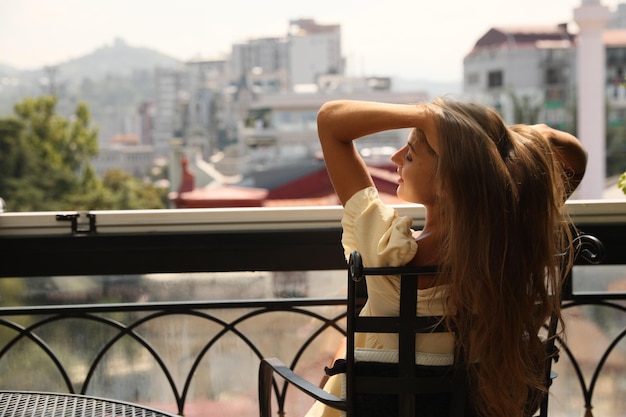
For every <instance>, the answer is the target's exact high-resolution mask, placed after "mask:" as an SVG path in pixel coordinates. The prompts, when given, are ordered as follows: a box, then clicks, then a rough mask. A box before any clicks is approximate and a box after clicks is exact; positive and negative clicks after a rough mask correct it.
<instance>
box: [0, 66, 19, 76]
mask: <svg viewBox="0 0 626 417" xmlns="http://www.w3.org/2000/svg"><path fill="white" fill-rule="evenodd" d="M19 72H20V70H18V69H17V68H13V67H12V66H10V65H5V64H2V63H0V77H13V76H15V75H17V74H19Z"/></svg>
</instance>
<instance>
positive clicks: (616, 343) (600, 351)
mask: <svg viewBox="0 0 626 417" xmlns="http://www.w3.org/2000/svg"><path fill="white" fill-rule="evenodd" d="M398 208H399V210H400V211H401V213H402V214H406V215H411V216H413V218H414V220H415V227H420V226H421V224H422V222H423V211H421V210H420V209H415V208H409V207H408V206H399V207H398ZM568 210H569V211H570V213H571V215H572V218H573V220H574V222H575V223H576V225H577V227H578V228H579V229H580V230H581V231H583V232H584V233H587V234H591V235H593V236H596V237H597V238H599V239H600V240H601V241H602V243H603V244H604V247H605V251H606V253H605V255H604V258H603V262H602V264H600V265H590V266H587V265H583V264H584V263H585V262H584V261H582V260H581V265H578V266H577V267H576V268H575V270H574V271H573V275H572V279H571V282H570V285H569V286H568V288H567V291H566V294H565V295H566V297H565V301H564V307H565V311H566V320H567V321H566V325H567V338H566V339H564V340H562V341H561V343H560V344H559V345H560V347H561V355H560V357H561V358H560V361H559V362H558V364H557V366H556V370H557V372H558V373H559V377H558V378H557V379H556V382H555V383H554V385H553V387H552V389H551V393H552V396H553V398H552V399H551V402H550V408H551V415H553V416H559V415H563V416H570V415H571V416H581V415H583V413H584V410H585V408H586V407H587V408H590V409H591V407H593V409H592V411H593V413H594V414H595V415H596V416H600V415H601V416H609V417H610V416H618V415H622V412H623V410H624V409H626V402H625V401H626V400H625V399H624V398H626V396H625V395H624V394H625V393H626V376H625V375H626V372H625V371H626V342H624V339H625V338H626V327H625V325H624V323H625V317H626V316H625V315H624V313H626V268H625V267H624V264H626V243H625V240H626V239H625V237H626V203H624V202H606V201H601V202H584V201H574V202H570V203H568ZM340 216H341V209H340V208H338V207H323V208H317V207H316V208H284V209H224V210H222V209H216V210H212V209H211V210H175V211H169V210H164V211H132V212H98V211H96V212H90V213H22V214H18V213H3V214H0V306H1V307H0V375H1V377H0V381H1V382H0V389H30V390H38V391H60V392H71V393H83V394H90V395H96V396H102V397H110V398H116V399H119V400H125V401H132V402H138V403H142V404H146V405H150V406H153V407H158V408H162V409H165V410H168V411H173V412H177V413H179V414H181V415H185V416H190V417H192V416H220V417H221V416H230V415H232V416H253V415H257V411H256V410H257V398H256V387H257V386H256V380H257V376H256V373H257V367H258V362H259V358H261V357H264V356H277V357H279V358H281V359H282V360H283V361H284V362H286V363H289V364H291V365H292V366H293V367H294V368H295V369H296V370H297V371H298V372H299V373H301V374H303V375H305V376H306V377H308V378H310V379H311V380H316V379H321V376H322V369H323V366H324V365H327V364H328V362H329V360H330V357H331V356H332V354H333V353H334V348H335V346H336V344H337V343H338V341H339V340H340V339H341V337H342V336H343V333H344V326H343V325H344V317H345V311H344V310H345V309H344V304H345V293H344V291H343V290H344V288H345V280H346V278H345V276H346V273H345V272H344V267H345V261H344V259H343V254H342V251H341V248H340V238H341V231H340V224H339V219H340ZM476 244H479V243H478V242H477V243H476ZM276 390H277V392H279V393H280V395H283V394H284V392H285V391H284V390H285V388H284V387H283V386H282V385H276ZM285 397H286V403H285V410H286V412H288V413H289V414H293V415H302V414H304V412H305V411H306V409H308V407H309V406H310V405H311V402H310V401H309V400H307V399H305V398H303V397H302V396H301V395H300V394H299V392H298V391H297V390H293V389H289V390H288V391H287V395H286V396H285Z"/></svg>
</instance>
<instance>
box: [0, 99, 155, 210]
mask: <svg viewBox="0 0 626 417" xmlns="http://www.w3.org/2000/svg"><path fill="white" fill-rule="evenodd" d="M56 104H57V101H56V98H55V97H49V96H44V97H39V98H28V99H25V100H24V101H22V102H20V103H17V104H15V106H14V113H15V114H14V115H12V116H9V117H7V118H5V119H0V196H1V197H2V198H3V199H4V200H5V202H6V205H7V208H8V209H9V210H10V211H48V210H50V211H54V210H96V209H97V210H117V209H152V208H155V209H156V208H165V207H166V206H167V194H166V191H165V190H162V189H159V188H156V187H154V186H153V185H152V184H145V183H143V182H141V181H139V180H138V179H136V178H134V177H132V176H130V175H129V174H126V173H123V172H117V171H114V172H113V173H111V174H109V176H110V177H111V178H106V177H105V180H104V181H102V180H100V179H99V178H98V177H97V175H96V173H95V170H94V169H93V166H92V165H91V160H92V158H93V157H94V156H96V155H97V153H98V141H97V135H98V131H97V129H96V128H93V127H91V116H90V113H89V109H88V107H87V105H85V104H84V103H80V104H78V106H77V107H76V110H75V112H74V114H73V115H72V117H70V119H69V120H68V119H66V118H64V117H62V116H60V115H59V114H58V113H57V112H56Z"/></svg>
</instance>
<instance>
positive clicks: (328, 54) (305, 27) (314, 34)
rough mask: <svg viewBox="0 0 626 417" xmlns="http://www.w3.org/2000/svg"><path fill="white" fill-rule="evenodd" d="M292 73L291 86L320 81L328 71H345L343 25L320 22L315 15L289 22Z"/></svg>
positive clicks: (295, 87)
mask: <svg viewBox="0 0 626 417" xmlns="http://www.w3.org/2000/svg"><path fill="white" fill-rule="evenodd" d="M288 40H289V42H288V44H289V75H290V81H291V88H292V89H297V86H298V85H302V84H317V78H318V77H319V76H321V75H325V74H343V73H344V59H343V57H342V55H341V26H340V25H319V24H317V23H315V21H313V20H311V19H299V20H292V21H291V22H290V23H289V32H288Z"/></svg>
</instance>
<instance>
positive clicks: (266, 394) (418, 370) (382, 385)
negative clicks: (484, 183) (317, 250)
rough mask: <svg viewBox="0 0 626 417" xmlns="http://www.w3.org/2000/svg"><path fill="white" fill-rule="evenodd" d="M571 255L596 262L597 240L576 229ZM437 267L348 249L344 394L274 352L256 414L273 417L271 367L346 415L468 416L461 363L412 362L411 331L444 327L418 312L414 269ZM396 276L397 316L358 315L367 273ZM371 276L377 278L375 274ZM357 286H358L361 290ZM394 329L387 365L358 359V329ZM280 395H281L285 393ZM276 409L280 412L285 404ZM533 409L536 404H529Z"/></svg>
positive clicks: (551, 327) (262, 369)
mask: <svg viewBox="0 0 626 417" xmlns="http://www.w3.org/2000/svg"><path fill="white" fill-rule="evenodd" d="M575 249H576V251H575V254H574V256H575V257H578V256H580V257H582V258H583V259H584V260H586V261H587V262H588V263H593V264H596V263H599V262H601V260H602V258H603V256H604V255H603V254H604V250H603V246H602V243H601V242H600V241H599V240H598V239H597V238H595V237H593V236H590V235H580V236H578V237H577V238H576V240H575ZM433 273H437V268H436V267H400V268H364V267H363V264H362V261H361V256H360V254H359V253H358V252H356V251H355V252H353V253H352V254H351V257H350V261H349V266H348V314H347V329H346V334H347V346H346V348H347V352H346V359H345V361H341V362H339V361H338V362H339V363H336V364H335V366H333V368H332V369H331V372H345V378H344V380H345V398H338V397H336V396H334V395H332V394H330V393H328V392H326V391H324V390H323V389H322V388H320V387H319V386H317V385H315V384H313V383H311V382H309V381H307V380H305V379H303V378H301V377H300V376H298V375H297V374H295V373H294V372H293V371H292V370H291V369H289V368H288V367H287V366H286V365H284V364H283V363H282V362H281V361H280V360H278V359H276V358H266V359H263V360H262V361H261V364H260V366H259V411H260V414H259V415H260V417H271V395H272V387H275V391H276V393H278V389H277V388H276V387H277V385H276V381H275V380H274V373H277V374H279V375H280V376H281V377H282V378H284V380H285V383H289V384H293V385H295V386H296V387H297V388H298V389H300V390H301V391H303V392H304V393H306V394H307V395H309V396H310V397H312V398H314V399H315V400H317V401H320V402H322V403H324V404H326V405H328V406H330V407H333V408H336V409H339V410H342V411H345V412H346V415H347V416H348V417H365V416H377V417H380V416H401V417H414V416H437V417H439V416H449V417H461V416H464V417H470V416H472V417H473V416H475V415H476V414H475V411H474V409H473V407H472V404H471V403H470V396H469V390H468V388H469V386H470V385H469V384H471V382H470V381H468V375H467V373H466V367H465V366H464V364H463V363H458V362H457V363H451V364H446V365H443V366H433V365H419V364H416V353H415V335H416V333H432V332H448V331H449V330H448V329H447V328H446V327H445V326H444V325H443V323H442V318H441V317H416V315H415V312H416V304H417V297H416V294H417V279H416V276H417V275H423V274H433ZM366 275H367V276H375V275H399V276H400V281H401V289H400V314H399V316H398V317H361V316H359V311H360V308H361V307H362V305H363V300H364V297H362V296H359V295H360V294H359V288H362V287H363V285H362V282H361V281H362V279H363V278H364V277H365V276H366ZM374 279H375V278H374ZM361 292H362V291H361ZM557 326H558V320H557V318H556V316H555V315H553V316H552V317H551V318H550V320H549V322H548V323H546V326H545V328H546V332H547V335H546V337H545V342H544V344H545V347H546V361H547V367H546V386H547V387H548V388H549V387H550V385H551V383H552V380H553V379H554V378H555V377H556V374H555V373H554V372H553V371H552V364H553V362H555V361H556V360H558V348H557V347H556V345H555V340H556V332H557ZM361 332H365V333H370V332H371V333H398V338H399V349H398V353H397V357H398V360H397V361H395V363H384V362H380V361H378V360H366V361H362V360H358V358H356V356H359V353H360V352H359V349H356V350H355V348H354V345H355V333H361ZM536 395H541V396H542V398H541V405H540V408H539V410H537V411H538V412H539V414H538V416H540V417H546V416H547V415H548V399H549V394H548V393H547V392H540V393H536ZM283 400H284V398H283ZM280 405H281V413H280V415H282V404H280ZM531 412H533V410H531Z"/></svg>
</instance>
